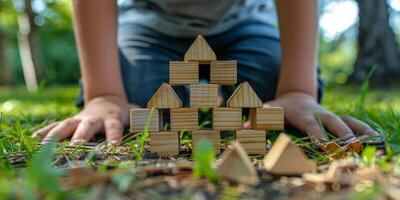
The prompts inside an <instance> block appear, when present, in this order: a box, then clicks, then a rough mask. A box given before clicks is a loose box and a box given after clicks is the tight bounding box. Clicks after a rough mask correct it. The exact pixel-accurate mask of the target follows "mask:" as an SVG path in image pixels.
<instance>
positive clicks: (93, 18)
mask: <svg viewBox="0 0 400 200" xmlns="http://www.w3.org/2000/svg"><path fill="white" fill-rule="evenodd" d="M73 8H74V29H75V37H76V41H77V46H78V53H79V60H80V65H81V73H82V80H83V87H84V91H85V96H84V97H85V101H88V100H91V99H93V98H94V97H98V96H103V95H117V96H121V97H122V98H123V99H126V97H125V92H124V88H123V84H122V78H121V71H120V67H119V58H118V49H117V36H116V30H117V29H116V28H117V22H116V21H117V6H116V2H115V1H112V0H100V1H99V0H83V1H82V0H74V1H73Z"/></svg>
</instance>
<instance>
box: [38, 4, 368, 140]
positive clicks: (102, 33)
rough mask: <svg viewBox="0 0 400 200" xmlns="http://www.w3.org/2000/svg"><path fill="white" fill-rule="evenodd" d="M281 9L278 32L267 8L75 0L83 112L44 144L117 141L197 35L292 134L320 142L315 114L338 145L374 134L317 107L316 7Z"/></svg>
mask: <svg viewBox="0 0 400 200" xmlns="http://www.w3.org/2000/svg"><path fill="white" fill-rule="evenodd" d="M276 7H277V11H278V18H279V31H278V28H276V26H275V25H274V21H275V20H274V19H275V13H274V9H273V5H272V2H270V0H247V1H246V0H224V1H219V0H192V1H187V0H140V1H138V0H137V1H134V0H126V1H123V2H120V5H119V12H118V11H117V3H116V2H115V1H109V0H107V1H98V0H85V1H80V0H74V1H73V10H74V28H75V36H76V39H77V46H78V53H79V58H80V65H81V73H82V81H83V91H84V94H83V99H84V108H83V110H82V111H81V112H80V113H78V114H76V115H75V116H72V117H70V118H68V119H65V120H63V121H61V122H57V123H54V124H50V125H48V126H47V127H45V128H43V129H41V130H39V131H38V132H37V133H36V135H37V136H38V137H40V138H41V139H43V140H44V141H46V140H48V139H50V138H52V137H54V138H55V139H56V140H57V141H60V140H63V139H65V138H67V137H70V136H72V139H71V142H72V143H73V144H77V143H80V142H83V141H87V140H90V139H91V138H92V137H93V136H94V135H95V134H97V133H99V132H105V135H106V139H107V142H109V143H115V142H116V141H118V140H119V139H120V138H121V137H122V132H123V127H124V126H126V125H127V124H128V121H129V109H130V108H133V107H144V106H145V105H146V103H147V101H148V100H149V99H150V98H151V96H152V94H153V93H154V92H155V91H156V90H157V88H158V87H159V86H160V84H161V83H163V82H168V62H169V61H170V60H182V59H183V55H184V53H185V51H186V50H187V49H188V47H189V46H190V44H191V43H192V42H193V40H194V38H195V36H197V35H198V34H202V35H204V36H205V37H206V39H207V41H208V42H209V44H210V46H211V47H212V48H213V49H214V51H215V53H216V55H218V59H220V60H237V61H238V82H243V81H248V82H249V83H250V84H251V85H252V87H253V88H254V89H255V91H256V92H257V94H259V96H260V98H261V100H262V101H263V102H265V106H282V107H284V108H285V121H286V122H287V123H289V124H290V125H292V126H294V127H295V128H297V129H299V130H301V131H303V132H306V133H308V134H310V135H313V136H315V137H316V138H319V139H324V136H323V133H322V129H321V127H320V124H319V122H318V121H317V120H316V118H315V116H316V115H318V116H319V119H320V120H321V122H322V123H323V125H324V126H325V127H326V128H327V129H328V130H329V131H330V132H331V133H333V134H334V135H336V136H338V137H343V138H348V137H354V133H360V134H368V135H374V134H375V132H374V131H373V130H372V129H371V127H369V126H368V125H367V124H366V123H364V122H361V121H359V120H357V119H354V118H352V117H348V116H336V115H335V114H333V113H332V112H330V111H328V110H326V109H325V108H323V107H322V106H321V105H319V104H318V102H319V100H320V98H321V96H322V84H321V83H322V82H321V80H320V79H319V77H318V73H317V42H318V36H317V13H318V11H317V10H318V9H317V8H318V5H317V0H297V1H293V0H277V2H276ZM117 16H118V18H117ZM117 19H118V25H117ZM279 33H280V34H279ZM222 90H223V93H225V94H227V93H229V92H230V91H228V90H227V89H226V88H223V89H222ZM187 92H188V91H187V90H185V89H180V90H178V91H177V93H179V94H180V95H183V96H185V95H187ZM244 126H249V125H248V123H245V125H244Z"/></svg>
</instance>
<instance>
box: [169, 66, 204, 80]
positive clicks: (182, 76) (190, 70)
mask: <svg viewBox="0 0 400 200" xmlns="http://www.w3.org/2000/svg"><path fill="white" fill-rule="evenodd" d="M197 83H199V62H196V61H170V62H169V84H170V85H190V84H197Z"/></svg>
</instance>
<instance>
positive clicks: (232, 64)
mask: <svg viewBox="0 0 400 200" xmlns="http://www.w3.org/2000/svg"><path fill="white" fill-rule="evenodd" d="M236 82H237V61H236V60H213V61H211V64H210V83H212V84H220V85H234V84H236Z"/></svg>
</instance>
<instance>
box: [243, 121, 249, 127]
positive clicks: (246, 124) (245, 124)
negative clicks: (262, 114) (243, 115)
mask: <svg viewBox="0 0 400 200" xmlns="http://www.w3.org/2000/svg"><path fill="white" fill-rule="evenodd" d="M243 128H251V122H250V121H246V122H245V123H243Z"/></svg>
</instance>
